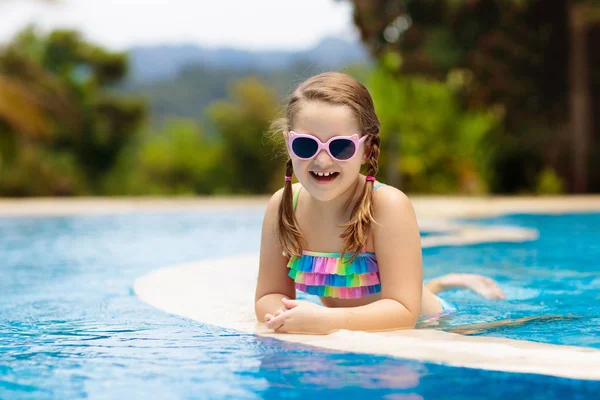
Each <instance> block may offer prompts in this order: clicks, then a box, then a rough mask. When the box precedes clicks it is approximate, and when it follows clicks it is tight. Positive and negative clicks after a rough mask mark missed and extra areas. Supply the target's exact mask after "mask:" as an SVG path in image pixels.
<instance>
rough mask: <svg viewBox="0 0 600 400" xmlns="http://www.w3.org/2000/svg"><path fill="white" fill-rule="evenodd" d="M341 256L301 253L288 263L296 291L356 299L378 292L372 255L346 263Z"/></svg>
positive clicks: (368, 253) (377, 280)
mask: <svg viewBox="0 0 600 400" xmlns="http://www.w3.org/2000/svg"><path fill="white" fill-rule="evenodd" d="M347 259H349V257H348V258H345V259H342V257H341V254H340V253H318V252H312V251H303V252H302V256H301V257H292V258H291V259H290V261H289V262H288V268H289V269H290V272H289V273H288V275H289V277H290V278H292V279H293V280H294V281H295V282H296V289H298V290H300V291H301V292H305V293H308V294H314V295H317V296H320V297H337V298H339V299H357V298H359V297H363V296H368V295H371V294H375V293H379V292H381V282H380V281H379V266H378V265H377V259H376V258H375V253H370V252H363V253H359V254H358V257H356V259H355V260H354V261H353V262H352V263H347V262H345V260H347Z"/></svg>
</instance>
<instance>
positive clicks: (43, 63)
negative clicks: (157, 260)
mask: <svg viewBox="0 0 600 400" xmlns="http://www.w3.org/2000/svg"><path fill="white" fill-rule="evenodd" d="M126 66H127V59H126V56H125V54H121V53H112V52H108V51H106V50H104V49H102V48H101V47H98V46H95V45H93V44H91V43H88V42H86V41H85V40H83V38H82V37H81V36H80V34H79V33H77V32H75V31H68V30H67V31H61V30H58V31H54V32H51V33H50V34H48V35H47V36H41V35H39V34H38V33H37V32H36V31H35V29H34V28H32V27H29V28H27V29H25V30H24V31H23V32H21V33H20V34H18V35H17V36H16V37H15V38H14V40H13V41H12V42H11V43H9V44H8V45H6V46H5V47H4V48H3V49H1V51H0V88H2V89H3V90H0V135H1V136H2V137H3V138H4V139H3V140H2V141H1V143H0V154H2V155H3V158H4V160H5V162H4V163H3V164H4V167H10V163H13V164H15V165H17V164H18V162H19V161H18V160H19V157H20V155H21V154H25V152H23V151H24V150H25V149H26V148H31V147H35V148H44V149H45V150H44V151H37V150H36V151H33V152H31V151H30V152H29V153H27V154H49V155H52V154H56V155H59V154H63V155H65V156H66V155H68V157H67V158H68V159H70V160H73V161H72V162H75V163H76V164H77V166H78V167H77V169H80V170H82V175H83V176H84V177H85V178H84V181H85V185H84V186H85V187H86V188H87V189H85V190H86V191H88V190H89V191H91V192H97V191H99V190H100V186H99V185H100V182H101V177H102V175H103V174H106V173H107V172H108V171H109V170H110V169H111V168H112V166H113V164H114V163H115V161H116V159H117V156H118V154H119V153H120V151H121V150H122V148H123V147H124V146H125V145H126V143H127V142H128V141H129V140H130V138H131V137H132V136H133V135H134V134H135V133H136V132H137V130H138V126H139V124H140V123H141V121H143V119H144V105H143V103H142V102H140V101H139V100H136V99H127V98H123V97H122V96H120V97H117V96H115V95H113V94H111V93H110V91H109V89H110V87H111V85H113V84H115V83H117V82H119V81H120V80H121V79H122V78H123V77H124V75H125V73H126ZM22 111H23V112H22ZM2 127H3V128H2ZM2 143H4V144H2ZM32 157H33V156H32ZM61 157H62V156H61ZM59 158H60V157H59ZM50 159H53V156H51V157H50ZM61 159H64V157H62V158H61ZM31 160H34V159H31ZM32 162H33V161H32ZM12 170H13V171H16V169H15V168H13V169H12ZM15 174H16V172H15ZM11 182H12V184H11V188H12V189H11V193H13V194H19V193H22V194H26V193H29V191H28V189H26V187H27V185H29V184H30V182H27V181H26V180H23V181H22V182H21V183H20V184H19V185H21V189H17V187H18V186H19V185H16V182H17V181H15V180H14V179H13V180H12V181H11ZM15 185H16V186H15ZM63 186H64V185H63ZM67 186H68V185H67ZM1 190H2V184H1V182H0V191H1ZM70 193H72V192H71V191H70V190H69V189H67V190H66V192H65V193H62V192H61V193H54V194H70ZM38 194H43V193H38ZM49 194H50V193H49Z"/></svg>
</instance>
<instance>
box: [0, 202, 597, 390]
mask: <svg viewBox="0 0 600 400" xmlns="http://www.w3.org/2000/svg"><path fill="white" fill-rule="evenodd" d="M410 197H411V200H412V201H413V204H414V205H415V209H416V210H417V215H418V218H419V225H420V226H421V229H423V230H430V231H431V230H438V231H443V232H447V233H446V234H444V235H440V236H437V235H436V236H428V237H424V238H423V246H424V247H430V246H437V245H461V244H469V243H480V242H502V241H526V240H532V239H535V238H536V237H537V232H535V231H532V230H529V229H522V228H515V227H497V226H496V227H483V226H476V225H474V224H468V225H465V224H462V223H458V222H453V221H451V220H450V218H462V217H485V216H495V215H500V214H506V213H566V212H598V211H600V196H581V197H551V198H499V197H490V198H460V197H413V196H410ZM265 204H266V198H254V199H225V200H224V199H211V200H198V199H177V200H169V199H110V200H106V199H83V200H82V199H73V200H67V201H65V200H56V199H49V200H46V199H36V200H26V201H21V200H0V216H49V215H74V214H112V213H128V212H171V211H199V210H215V209H247V208H248V207H251V208H254V207H258V208H264V206H265ZM257 268H258V255H257V254H252V255H247V256H240V257H234V258H227V259H220V260H206V261H199V262H193V263H188V264H184V265H179V266H170V267H165V268H161V269H158V270H155V271H152V272H151V273H149V274H146V275H144V276H142V277H140V278H139V279H138V280H137V281H136V282H135V284H134V291H135V293H136V295H137V296H138V297H139V299H140V300H142V301H144V302H146V303H148V304H150V305H152V306H154V307H156V308H158V309H160V310H163V311H165V312H168V313H172V314H175V315H179V316H182V317H185V318H190V319H192V320H195V321H198V322H200V323H203V324H210V325H216V326H221V327H223V328H229V329H234V330H237V331H240V332H245V333H249V334H257V335H262V336H270V337H273V338H276V339H279V340H283V341H288V342H295V343H301V344H305V345H311V346H316V347H320V348H327V349H333V350H340V351H349V352H358V353H369V354H379V355H387V356H394V357H401V358H407V359H415V360H421V361H428V362H436V363H443V364H447V365H453V366H462V367H471V368H480V369H486V370H496V371H508V372H520V373H537V374H544V375H551V376H560V377H567V378H577V379H593V380H600V368H599V366H600V350H596V349H591V348H584V347H574V346H559V345H551V344H543V343H535V342H528V341H522V340H512V339H502V338H492V337H473V336H461V335H457V334H453V333H448V332H442V331H436V330H430V329H417V330H406V331H395V332H386V333H365V332H350V331H340V332H336V333H333V334H330V335H291V334H275V333H270V332H268V330H266V328H265V327H264V325H262V324H257V323H256V322H255V318H254V304H253V300H254V289H255V284H256V276H257Z"/></svg>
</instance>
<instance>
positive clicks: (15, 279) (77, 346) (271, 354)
mask: <svg viewBox="0 0 600 400" xmlns="http://www.w3.org/2000/svg"><path fill="white" fill-rule="evenodd" d="M261 220H262V209H260V208H253V209H252V210H250V211H238V212H231V211H229V212H224V211H223V212H222V211H219V212H196V213H164V214H141V213H140V214H129V215H113V216H72V217H44V218H30V217H20V218H2V219H0V238H1V240H0V304H1V305H2V306H1V307H0V399H5V398H8V399H13V398H14V399H21V398H22V399H32V398H33V399H63V398H85V397H96V398H122V397H135V398H138V397H148V398H153V399H155V398H232V397H233V398H281V397H285V398H297V397H301V396H309V397H310V398H326V397H332V396H336V397H341V396H344V397H346V398H350V399H351V398H363V397H366V396H369V397H382V396H390V397H389V398H394V397H392V396H395V395H404V396H406V397H404V398H411V396H412V398H419V396H420V397H423V398H431V397H432V396H436V395H439V394H440V393H443V394H444V396H445V398H456V399H474V398H482V397H485V398H488V399H489V398H510V397H511V396H513V395H517V394H522V393H524V392H526V393H527V396H528V398H532V399H535V398H544V399H547V398H557V399H558V398H564V397H568V398H595V397H594V396H595V395H596V394H597V393H598V392H599V391H600V382H597V381H580V380H571V379H561V378H552V377H545V376H540V375H531V374H512V373H500V372H490V371H481V370H475V369H467V368H454V367H446V366H441V365H434V364H429V363H422V362H417V361H409V360H399V359H394V358H390V357H381V356H370V355H364V354H352V353H342V352H334V351H327V350H315V349H314V348H309V347H305V346H300V345H293V344H289V343H282V342H280V341H277V340H274V339H269V338H261V337H257V336H254V335H247V334H239V333H236V332H233V331H229V330H225V329H221V328H217V327H213V326H206V325H202V324H199V323H196V322H194V321H190V320H187V319H184V318H179V317H175V316H171V315H168V314H166V313H163V312H160V311H158V310H156V309H154V308H152V307H149V306H147V305H145V304H143V303H141V302H140V301H138V300H137V298H136V297H135V296H134V295H133V293H132V284H133V282H134V281H135V279H136V278H137V277H139V276H140V275H143V274H145V273H147V272H149V271H151V270H154V269H156V268H159V267H163V266H166V265H172V264H178V263H182V262H187V261H193V260H200V259H212V258H218V257H223V256H225V255H234V254H243V253H249V252H255V251H257V249H258V246H259V233H260V225H261ZM466 222H468V223H484V224H511V225H518V226H524V227H534V228H536V229H538V230H539V231H540V239H539V240H537V241H535V242H529V243H511V244H489V245H488V244H486V245H474V246H465V247H460V248H459V247H439V248H428V249H425V250H424V260H425V267H426V269H425V274H426V276H427V277H433V276H436V275H439V274H442V273H447V272H450V271H452V272H457V271H458V272H467V271H468V272H473V270H476V271H477V272H480V273H484V274H488V275H491V276H493V277H495V278H496V279H498V280H499V281H500V282H501V285H502V287H503V288H504V289H505V290H506V292H507V295H508V297H509V300H508V301H505V302H501V303H496V302H487V301H483V300H481V299H479V298H477V297H476V296H474V295H472V294H470V293H467V292H460V291H459V292H453V293H448V294H447V295H446V298H447V299H448V300H450V301H452V302H454V303H455V304H457V305H458V306H459V308H460V310H461V312H460V313H459V314H458V315H457V316H456V317H455V318H453V319H452V320H451V321H447V323H448V324H449V325H450V326H453V325H459V324H464V323H470V322H481V321H491V320H497V319H504V318H514V317H522V316H530V315H546V314H548V315H561V316H575V317H578V318H577V319H574V320H567V321H554V322H549V323H546V324H528V325H525V326H522V327H513V328H508V329H503V330H496V331H489V332H484V333H482V334H484V335H490V336H502V337H510V338H520V339H528V340H536V341H540V342H548V343H559V344H571V345H578V346H588V347H594V348H599V347H600V344H599V343H600V334H599V333H598V329H597V327H598V325H599V318H600V312H599V310H598V307H597V306H596V305H595V303H597V302H598V294H597V293H598V288H599V287H600V277H599V276H598V271H599V270H600V266H599V264H598V260H599V259H600V257H599V256H600V247H599V241H598V238H600V231H599V229H600V214H572V215H563V216H530V215H511V216H506V217H501V218H494V219H486V220H469V221H466ZM398 398H402V397H398Z"/></svg>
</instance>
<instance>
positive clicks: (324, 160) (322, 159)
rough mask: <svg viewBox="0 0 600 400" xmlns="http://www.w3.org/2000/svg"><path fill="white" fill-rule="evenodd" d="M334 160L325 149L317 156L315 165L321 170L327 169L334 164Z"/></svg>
mask: <svg viewBox="0 0 600 400" xmlns="http://www.w3.org/2000/svg"><path fill="white" fill-rule="evenodd" d="M333 162H334V161H333V159H332V158H331V156H330V155H329V153H327V151H325V150H324V149H323V150H321V151H320V152H319V154H317V156H316V157H315V158H314V161H313V163H314V164H315V166H316V167H317V168H321V169H325V168H327V167H329V166H330V165H331V164H333Z"/></svg>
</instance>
